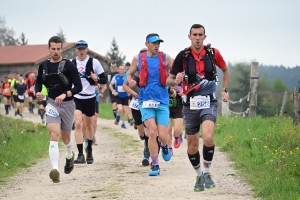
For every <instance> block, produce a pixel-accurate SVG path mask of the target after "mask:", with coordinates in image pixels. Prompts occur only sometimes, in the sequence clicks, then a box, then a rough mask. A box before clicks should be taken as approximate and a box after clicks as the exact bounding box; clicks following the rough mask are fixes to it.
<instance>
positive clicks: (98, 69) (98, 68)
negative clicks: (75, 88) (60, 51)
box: [74, 56, 104, 99]
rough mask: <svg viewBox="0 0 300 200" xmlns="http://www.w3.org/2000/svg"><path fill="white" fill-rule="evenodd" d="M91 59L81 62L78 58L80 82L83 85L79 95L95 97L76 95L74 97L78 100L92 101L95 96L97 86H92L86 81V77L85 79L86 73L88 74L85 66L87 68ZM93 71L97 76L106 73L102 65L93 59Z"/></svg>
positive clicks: (87, 58)
mask: <svg viewBox="0 0 300 200" xmlns="http://www.w3.org/2000/svg"><path fill="white" fill-rule="evenodd" d="M89 58H90V57H89V56H87V57H86V59H85V60H84V61H80V60H79V59H78V57H76V64H77V70H78V73H79V76H80V80H81V84H82V90H81V92H79V93H80V94H94V95H91V96H82V95H79V94H76V95H74V97H76V98H77V99H90V98H92V97H94V96H95V86H94V85H90V83H89V82H88V81H87V80H86V77H85V73H86V72H85V66H86V64H87V62H88V60H89ZM93 69H94V73H95V74H97V75H98V74H101V73H103V72H104V70H103V67H102V65H101V64H100V62H99V61H98V60H97V59H95V58H93Z"/></svg>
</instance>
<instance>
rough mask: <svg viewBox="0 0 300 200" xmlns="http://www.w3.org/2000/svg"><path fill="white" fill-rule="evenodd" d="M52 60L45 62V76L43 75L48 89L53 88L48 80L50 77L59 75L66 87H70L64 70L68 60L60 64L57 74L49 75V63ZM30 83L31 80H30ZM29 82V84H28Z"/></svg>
mask: <svg viewBox="0 0 300 200" xmlns="http://www.w3.org/2000/svg"><path fill="white" fill-rule="evenodd" d="M49 60H50V59H48V60H46V61H45V62H44V66H43V75H42V78H43V84H45V85H47V87H51V86H50V84H49V80H48V78H47V77H48V76H50V75H58V77H59V78H60V80H61V81H62V83H63V84H64V86H65V87H67V86H69V79H68V78H67V77H66V76H65V75H64V74H63V71H64V68H65V64H66V62H67V59H65V58H63V59H62V60H61V61H60V62H59V64H58V67H57V73H51V74H50V73H49V70H48V66H47V62H48V61H49ZM28 82H30V81H29V79H28ZM28 82H27V83H28Z"/></svg>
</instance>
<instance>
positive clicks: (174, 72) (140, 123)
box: [1, 24, 229, 192]
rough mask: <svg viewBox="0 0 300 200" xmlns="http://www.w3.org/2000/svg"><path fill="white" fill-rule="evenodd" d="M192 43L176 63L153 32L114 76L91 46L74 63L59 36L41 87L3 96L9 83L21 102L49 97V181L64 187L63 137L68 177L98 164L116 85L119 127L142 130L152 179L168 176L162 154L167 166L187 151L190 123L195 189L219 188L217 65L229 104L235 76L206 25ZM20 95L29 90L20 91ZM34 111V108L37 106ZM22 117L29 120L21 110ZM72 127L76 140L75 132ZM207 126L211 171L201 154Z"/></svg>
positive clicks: (80, 49) (79, 48) (42, 70)
mask: <svg viewBox="0 0 300 200" xmlns="http://www.w3.org/2000/svg"><path fill="white" fill-rule="evenodd" d="M188 38H189V39H190V41H191V45H190V47H188V48H185V49H183V50H182V51H180V52H179V53H178V55H177V56H176V57H175V59H172V58H171V56H169V55H168V54H166V53H164V52H161V51H159V48H160V44H161V43H162V42H164V41H163V40H162V39H161V38H160V36H159V35H158V34H156V33H151V34H148V35H147V36H146V41H145V46H146V48H143V49H141V50H140V52H139V53H138V54H137V55H135V56H134V57H133V59H132V62H131V63H129V62H128V63H126V64H125V65H124V66H123V65H122V66H116V65H115V64H111V65H110V72H109V73H108V74H107V75H106V74H105V73H104V70H103V68H102V66H101V64H100V62H99V61H98V60H97V59H93V58H91V57H89V56H88V54H87V52H88V44H87V42H86V41H83V40H80V41H78V42H77V43H76V46H75V52H76V54H77V56H76V58H74V59H72V60H68V59H64V58H63V57H62V55H61V53H62V46H63V42H62V40H61V38H59V37H57V36H53V37H51V38H50V39H49V41H48V46H49V53H50V59H49V60H46V61H45V62H43V63H42V64H40V66H39V68H38V74H37V77H36V79H35V82H34V89H33V88H32V86H30V87H29V86H26V87H23V86H22V84H25V85H27V84H26V83H23V82H24V81H23V79H22V77H21V78H19V83H17V84H16V85H15V86H11V85H9V84H7V83H6V81H5V84H2V90H1V91H2V93H3V91H8V90H5V89H7V85H9V86H8V88H9V90H13V89H14V88H15V89H16V91H17V92H16V94H18V95H17V96H18V99H19V100H20V99H22V97H19V96H22V95H24V96H25V95H26V94H28V91H29V90H30V91H33V93H34V94H35V96H36V98H37V100H38V101H45V98H46V97H47V100H46V101H45V103H43V106H44V108H43V112H42V111H40V110H42V108H41V109H39V113H43V115H44V114H45V113H46V125H47V128H48V131H49V133H50V144H49V156H50V161H51V165H52V169H51V171H50V174H49V176H50V178H51V179H52V181H53V182H54V183H58V182H60V173H59V168H58V160H59V147H58V141H59V138H60V137H61V138H62V141H63V143H64V145H65V149H66V163H65V167H64V173H66V174H69V173H71V172H72V170H73V168H74V164H84V163H87V164H92V163H93V162H94V158H93V149H92V145H93V143H95V133H96V130H97V118H98V113H99V110H98V103H99V99H98V98H101V97H103V92H104V91H105V90H106V89H107V84H108V88H109V94H110V97H111V103H112V112H113V114H114V116H115V121H114V124H116V125H118V124H119V123H121V128H127V127H126V125H125V121H127V120H128V123H129V124H130V125H132V126H133V125H134V126H135V128H136V129H137V132H138V134H139V136H140V138H141V140H144V149H143V159H142V165H143V166H149V165H150V171H149V176H158V175H160V166H159V159H158V158H159V156H158V154H159V152H161V155H162V158H163V159H164V160H165V161H169V160H170V159H171V158H172V155H173V147H174V148H179V147H180V144H181V142H182V126H183V124H184V126H185V137H186V140H187V146H188V148H187V155H188V159H189V160H190V163H191V165H192V166H193V168H194V169H195V172H196V183H195V185H194V191H196V192H198V191H203V190H204V188H213V187H215V183H214V181H213V180H212V177H211V174H210V166H211V163H212V160H213V155H214V150H215V147H214V139H213V135H214V127H215V122H216V118H217V108H218V102H217V97H216V83H217V82H218V80H217V71H216V66H217V67H219V68H220V69H221V71H222V72H223V80H222V84H223V88H222V91H221V96H222V99H223V101H228V94H227V88H226V87H227V84H228V80H229V70H228V68H227V66H226V63H225V61H224V59H223V57H222V56H221V54H220V52H219V50H218V49H216V48H212V47H210V45H204V40H205V39H206V34H205V28H204V27H203V26H202V25H200V24H194V25H192V27H191V28H190V30H189V34H188ZM117 69H118V70H117ZM28 85H29V84H28ZM21 86H22V87H21ZM43 87H45V88H47V89H46V91H47V94H45V93H44V92H43ZM21 88H23V89H21ZM25 89H26V90H25ZM19 90H20V91H23V90H24V91H23V92H20V93H19ZM26 92H27V93H26ZM5 94H7V93H5ZM5 94H4V93H3V95H5ZM5 96H6V95H5ZM32 98H33V97H32ZM6 100H8V98H6ZM6 105H7V106H8V104H5V108H6V107H7V106H6ZM33 105H34V104H33ZM29 108H32V110H33V106H32V104H30V105H29ZM6 110H7V109H6ZM7 112H8V110H7ZM16 112H17V111H16ZM100 112H101V111H100ZM19 113H20V114H22V111H21V109H20V108H19ZM127 116H128V118H127ZM72 124H73V126H74V129H75V131H74V133H75V140H76V141H75V142H73V141H72V139H71V134H70V133H71V131H72ZM172 124H174V128H172ZM200 128H201V132H202V138H203V147H202V151H203V167H201V163H200V153H199V132H200ZM73 143H76V145H77V150H78V155H77V159H75V153H74V151H73V150H72V149H73ZM84 149H85V154H86V156H85V155H84Z"/></svg>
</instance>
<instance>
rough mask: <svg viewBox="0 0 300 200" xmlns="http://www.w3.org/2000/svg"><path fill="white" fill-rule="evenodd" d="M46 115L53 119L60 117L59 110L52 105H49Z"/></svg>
mask: <svg viewBox="0 0 300 200" xmlns="http://www.w3.org/2000/svg"><path fill="white" fill-rule="evenodd" d="M46 115H48V116H51V117H58V116H59V114H58V111H57V109H56V108H55V107H54V106H52V105H51V104H50V103H48V104H47V106H46Z"/></svg>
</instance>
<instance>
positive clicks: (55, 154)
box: [49, 141, 59, 171]
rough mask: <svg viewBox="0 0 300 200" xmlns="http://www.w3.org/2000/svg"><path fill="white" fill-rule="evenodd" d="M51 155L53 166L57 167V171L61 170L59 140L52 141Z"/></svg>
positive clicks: (50, 146)
mask: <svg viewBox="0 0 300 200" xmlns="http://www.w3.org/2000/svg"><path fill="white" fill-rule="evenodd" d="M49 156H50V161H51V165H52V168H53V169H57V171H59V170H58V160H59V149H58V142H56V141H50V145H49Z"/></svg>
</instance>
